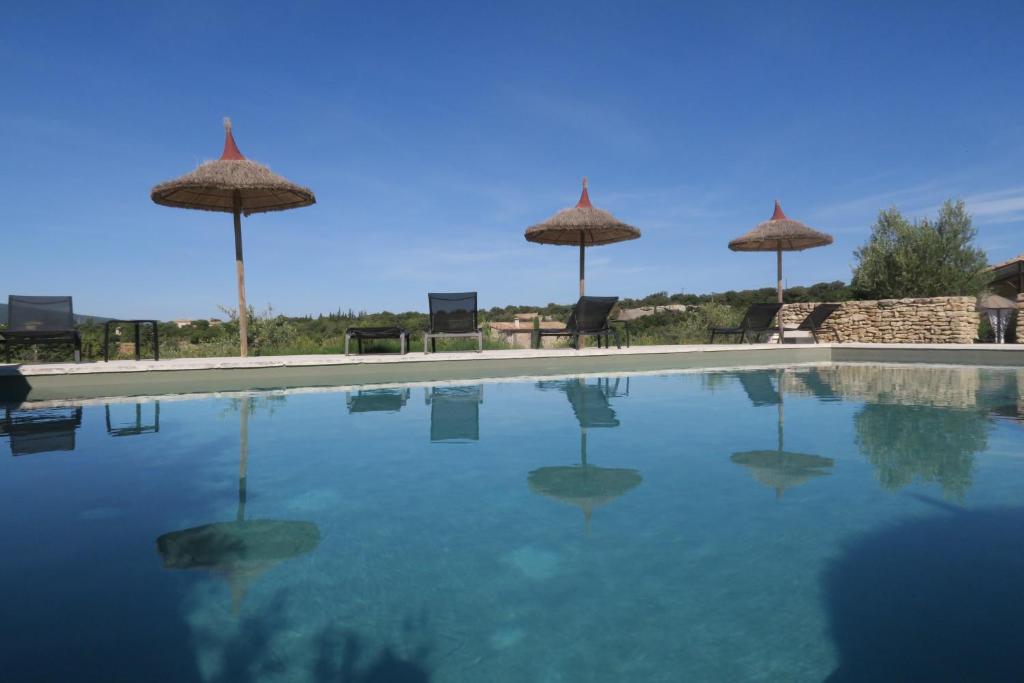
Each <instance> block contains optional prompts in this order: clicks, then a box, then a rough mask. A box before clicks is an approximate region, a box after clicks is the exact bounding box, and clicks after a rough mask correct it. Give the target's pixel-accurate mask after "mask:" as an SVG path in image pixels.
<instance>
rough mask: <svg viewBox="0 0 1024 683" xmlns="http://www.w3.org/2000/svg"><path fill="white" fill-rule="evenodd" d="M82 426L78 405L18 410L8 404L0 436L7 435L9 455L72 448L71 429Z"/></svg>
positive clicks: (72, 434) (0, 426)
mask: <svg viewBox="0 0 1024 683" xmlns="http://www.w3.org/2000/svg"><path fill="white" fill-rule="evenodd" d="M81 426H82V407H81V406H75V407H73V408H49V409H38V408H34V409H30V410H18V409H14V410H12V409H10V408H8V409H7V410H6V411H5V415H4V419H3V421H2V422H0V436H7V437H8V438H10V443H11V455H15V456H17V455H33V454H35V453H52V452H54V451H73V450H75V431H76V430H77V429H78V428H79V427H81Z"/></svg>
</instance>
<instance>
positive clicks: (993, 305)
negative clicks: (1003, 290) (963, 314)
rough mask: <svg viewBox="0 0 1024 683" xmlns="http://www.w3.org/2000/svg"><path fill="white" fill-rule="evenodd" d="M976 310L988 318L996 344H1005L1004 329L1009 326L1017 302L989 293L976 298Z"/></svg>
mask: <svg viewBox="0 0 1024 683" xmlns="http://www.w3.org/2000/svg"><path fill="white" fill-rule="evenodd" d="M977 310H978V312H979V313H984V314H985V315H986V316H988V324H989V326H990V327H991V328H992V334H993V335H994V337H995V340H996V344H1003V343H1005V341H1006V329H1007V326H1008V325H1009V324H1010V317H1011V316H1012V315H1013V312H1014V311H1016V310H1017V302H1016V301H1011V300H1010V299H1007V298H1006V297H1005V296H999V295H998V294H992V293H991V292H990V293H988V294H983V295H981V296H979V297H978V305H977Z"/></svg>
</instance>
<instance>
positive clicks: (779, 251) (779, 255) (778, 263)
mask: <svg viewBox="0 0 1024 683" xmlns="http://www.w3.org/2000/svg"><path fill="white" fill-rule="evenodd" d="M775 254H776V266H777V268H778V288H779V303H780V304H781V303H783V302H782V247H781V246H780V247H779V248H778V249H776V250H775ZM783 334H784V332H783V330H782V309H781V308H779V343H780V344H781V343H783V341H784V337H783Z"/></svg>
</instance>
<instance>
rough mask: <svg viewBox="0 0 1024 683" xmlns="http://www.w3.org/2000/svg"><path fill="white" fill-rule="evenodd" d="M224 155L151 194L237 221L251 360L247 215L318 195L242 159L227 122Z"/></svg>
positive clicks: (243, 322)
mask: <svg viewBox="0 0 1024 683" xmlns="http://www.w3.org/2000/svg"><path fill="white" fill-rule="evenodd" d="M224 133H225V139H224V152H223V153H222V154H221V155H220V159H217V160H216V161H207V162H204V163H202V164H200V166H199V168H197V169H196V170H194V171H192V172H191V173H186V174H185V175H183V176H181V177H180V178H177V179H176V180H169V181H167V182H166V183H160V184H159V185H157V186H156V187H154V188H153V190H152V191H151V192H150V198H152V200H153V201H154V202H156V203H157V204H162V205H164V206H174V207H178V208H181V209H201V210H203V211H224V212H226V213H231V214H234V217H235V271H236V274H237V277H238V332H239V336H240V338H241V346H240V352H241V355H242V356H248V355H249V340H248V333H249V312H248V310H247V309H246V305H245V266H244V261H243V259H242V218H241V216H242V214H245V215H246V216H249V215H250V214H254V213H263V212H266V211H284V210H285V209H297V208H299V207H301V206H309V205H310V204H315V203H316V197H314V196H313V191H312V190H310V189H309V188H307V187H300V186H298V185H295V184H293V183H290V182H288V181H287V180H285V179H284V178H282V177H281V176H279V175H277V174H275V173H271V171H270V169H269V168H267V167H266V166H263V165H262V164H258V163H256V162H255V161H251V160H249V159H246V158H245V157H244V156H242V153H241V152H240V151H238V146H237V145H236V144H235V138H234V136H233V135H232V134H231V119H227V118H225V119H224Z"/></svg>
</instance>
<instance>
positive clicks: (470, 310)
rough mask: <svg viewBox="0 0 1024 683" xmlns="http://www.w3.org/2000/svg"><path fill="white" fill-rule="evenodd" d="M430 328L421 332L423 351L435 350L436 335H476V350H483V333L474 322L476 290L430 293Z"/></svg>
mask: <svg viewBox="0 0 1024 683" xmlns="http://www.w3.org/2000/svg"><path fill="white" fill-rule="evenodd" d="M427 298H428V299H429V300H430V328H429V329H428V330H427V331H426V332H424V333H423V353H427V347H428V343H429V348H430V350H431V351H436V350H437V338H438V337H476V347H477V348H476V350H477V352H478V353H479V352H480V351H483V350H484V333H483V331H481V329H480V327H479V325H477V322H476V292H461V293H456V292H452V293H431V294H427Z"/></svg>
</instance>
